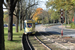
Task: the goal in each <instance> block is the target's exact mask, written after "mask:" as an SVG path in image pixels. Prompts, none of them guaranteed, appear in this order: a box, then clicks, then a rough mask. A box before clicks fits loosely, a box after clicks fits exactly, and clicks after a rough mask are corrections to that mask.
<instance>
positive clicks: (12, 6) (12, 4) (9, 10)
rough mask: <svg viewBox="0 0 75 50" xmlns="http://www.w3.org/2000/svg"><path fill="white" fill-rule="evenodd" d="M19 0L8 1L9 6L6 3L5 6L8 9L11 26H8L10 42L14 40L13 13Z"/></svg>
mask: <svg viewBox="0 0 75 50" xmlns="http://www.w3.org/2000/svg"><path fill="white" fill-rule="evenodd" d="M17 1H18V0H6V2H7V4H6V3H5V2H4V5H5V6H6V7H7V8H8V15H9V25H8V40H9V41H12V40H13V32H12V31H13V30H12V25H13V12H14V10H15V6H16V3H17Z"/></svg>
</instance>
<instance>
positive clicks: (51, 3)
mask: <svg viewBox="0 0 75 50" xmlns="http://www.w3.org/2000/svg"><path fill="white" fill-rule="evenodd" d="M74 2H75V1H74V0H48V1H47V2H46V6H47V8H49V7H51V9H53V10H56V11H58V12H59V11H60V9H64V10H65V22H66V18H69V16H70V17H71V18H72V16H71V15H70V14H73V12H72V13H70V12H71V10H73V11H74ZM70 7H71V8H70ZM66 16H67V17H66ZM69 20H70V18H69V19H68V21H69Z"/></svg>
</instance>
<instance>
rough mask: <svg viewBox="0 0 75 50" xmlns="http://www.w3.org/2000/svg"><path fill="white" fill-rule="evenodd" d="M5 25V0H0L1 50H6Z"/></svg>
mask: <svg viewBox="0 0 75 50" xmlns="http://www.w3.org/2000/svg"><path fill="white" fill-rule="evenodd" d="M3 25H4V23H3V0H0V50H5V45H4V26H3Z"/></svg>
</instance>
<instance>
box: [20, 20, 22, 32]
mask: <svg viewBox="0 0 75 50" xmlns="http://www.w3.org/2000/svg"><path fill="white" fill-rule="evenodd" d="M21 30H22V19H21V20H20V31H21Z"/></svg>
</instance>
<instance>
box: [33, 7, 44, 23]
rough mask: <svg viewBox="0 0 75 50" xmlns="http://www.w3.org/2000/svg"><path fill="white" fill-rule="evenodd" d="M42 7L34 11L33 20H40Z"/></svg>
mask: <svg viewBox="0 0 75 50" xmlns="http://www.w3.org/2000/svg"><path fill="white" fill-rule="evenodd" d="M42 10H43V9H42V8H37V9H36V12H35V13H34V15H33V18H32V19H33V20H35V21H36V22H37V21H38V19H39V14H41V13H42Z"/></svg>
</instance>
